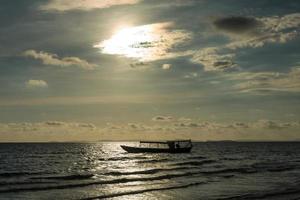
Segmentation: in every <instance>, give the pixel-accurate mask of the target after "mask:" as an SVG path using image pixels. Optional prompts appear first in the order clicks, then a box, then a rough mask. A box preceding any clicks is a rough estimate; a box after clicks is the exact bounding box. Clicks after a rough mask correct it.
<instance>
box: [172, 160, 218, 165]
mask: <svg viewBox="0 0 300 200" xmlns="http://www.w3.org/2000/svg"><path fill="white" fill-rule="evenodd" d="M215 162H216V161H215V160H203V161H187V162H179V163H174V164H173V165H195V166H198V165H204V164H209V163H215Z"/></svg>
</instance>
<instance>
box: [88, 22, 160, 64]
mask: <svg viewBox="0 0 300 200" xmlns="http://www.w3.org/2000/svg"><path fill="white" fill-rule="evenodd" d="M155 31H156V30H155V26H152V25H144V26H137V27H130V28H124V29H121V30H119V31H118V32H117V33H116V34H114V35H113V36H112V37H111V38H110V39H108V40H104V41H102V42H101V43H99V44H97V45H95V46H94V47H98V48H101V49H102V53H105V54H117V55H123V56H126V57H129V58H137V59H140V60H145V59H149V57H151V56H152V54H153V51H154V49H155V45H156V44H157V43H158V42H159V40H160V38H159V35H158V34H157V33H156V32H155Z"/></svg>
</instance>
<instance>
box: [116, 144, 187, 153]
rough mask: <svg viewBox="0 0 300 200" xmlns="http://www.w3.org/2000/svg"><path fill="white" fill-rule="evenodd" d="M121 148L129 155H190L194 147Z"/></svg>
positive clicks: (123, 146) (124, 146)
mask: <svg viewBox="0 0 300 200" xmlns="http://www.w3.org/2000/svg"><path fill="white" fill-rule="evenodd" d="M121 148H122V149H124V150H125V151H127V152H128V153H190V152H191V149H192V147H186V148H177V149H168V148H145V147H130V146H126V145H121Z"/></svg>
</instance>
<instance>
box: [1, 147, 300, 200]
mask: <svg viewBox="0 0 300 200" xmlns="http://www.w3.org/2000/svg"><path fill="white" fill-rule="evenodd" d="M122 144H126V145H136V142H96V143H1V144H0V199H1V200H2V199H22V200H24V199H25V200H26V199H63V200H65V199H126V200H137V199H143V200H144V199H146V200H147V199H151V200H152V199H153V200H155V199H188V200H189V199H191V200H192V199H203V200H210V199H220V200H221V199H222V200H225V199H226V200H228V199H272V200H273V199H274V200H277V199H283V200H286V199H287V200H296V199H300V143H299V142H230V141H224V142H195V143H194V147H193V149H192V152H191V153H187V154H147V153H138V154H130V153H126V152H124V150H122V149H121V148H120V145H122Z"/></svg>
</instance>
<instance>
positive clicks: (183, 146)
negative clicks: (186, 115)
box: [121, 140, 193, 153]
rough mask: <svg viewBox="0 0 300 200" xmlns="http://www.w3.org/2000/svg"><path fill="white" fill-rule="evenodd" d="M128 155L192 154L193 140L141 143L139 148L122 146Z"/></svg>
mask: <svg viewBox="0 0 300 200" xmlns="http://www.w3.org/2000/svg"><path fill="white" fill-rule="evenodd" d="M121 148H122V149H124V150H125V151H127V152H128V153H190V152H191V150H192V148H193V144H192V142H191V140H169V141H140V143H139V146H127V145H121Z"/></svg>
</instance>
